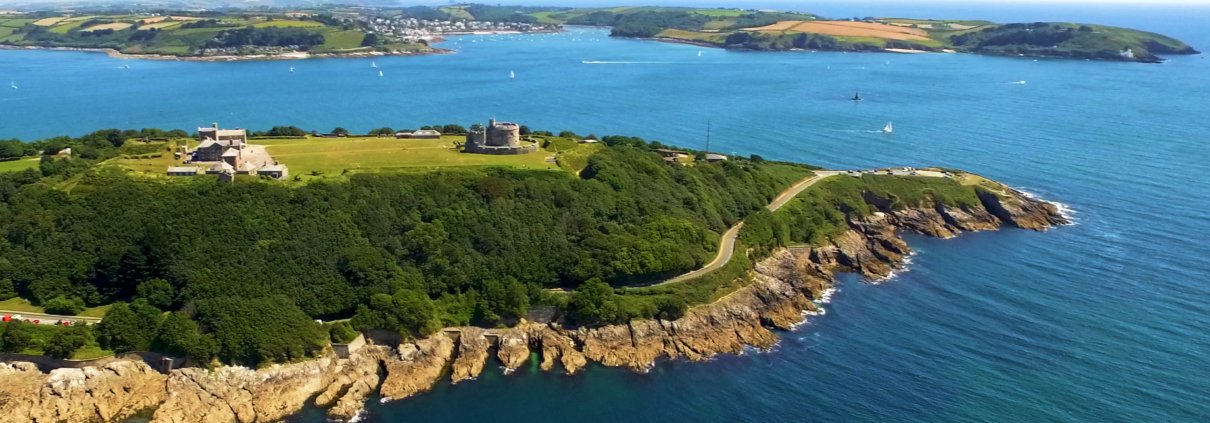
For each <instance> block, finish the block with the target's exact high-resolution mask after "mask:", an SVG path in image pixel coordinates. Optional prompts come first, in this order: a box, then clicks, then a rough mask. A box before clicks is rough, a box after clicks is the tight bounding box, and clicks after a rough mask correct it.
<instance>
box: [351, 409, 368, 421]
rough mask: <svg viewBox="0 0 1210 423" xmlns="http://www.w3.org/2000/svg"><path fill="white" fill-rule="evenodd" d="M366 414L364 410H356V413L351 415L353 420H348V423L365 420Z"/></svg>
mask: <svg viewBox="0 0 1210 423" xmlns="http://www.w3.org/2000/svg"><path fill="white" fill-rule="evenodd" d="M367 414H368V413H367V412H366V409H364V408H363V409H360V410H357V413H356V414H353V418H351V419H349V423H357V422H359V421H362V420H365V419H366V415H367Z"/></svg>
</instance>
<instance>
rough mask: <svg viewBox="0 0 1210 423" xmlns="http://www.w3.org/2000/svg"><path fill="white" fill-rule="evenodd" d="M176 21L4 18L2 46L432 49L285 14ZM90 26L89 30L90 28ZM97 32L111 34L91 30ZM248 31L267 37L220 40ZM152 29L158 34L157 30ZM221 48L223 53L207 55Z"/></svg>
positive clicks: (179, 50)
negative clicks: (370, 41) (371, 39)
mask: <svg viewBox="0 0 1210 423" xmlns="http://www.w3.org/2000/svg"><path fill="white" fill-rule="evenodd" d="M174 16H179V19H177V20H171V19H169V20H163V21H159V22H152V23H147V24H143V25H139V24H138V23H139V22H143V21H146V20H147V19H149V18H152V16H148V15H129V14H112V15H95V16H92V15H88V16H75V17H67V16H53V15H51V16H44V17H42V18H38V19H35V18H21V19H18V18H0V43H2V44H6V45H14V46H38V47H72V48H109V49H115V50H118V51H120V52H122V53H127V54H165V55H173V56H181V57H190V56H196V55H200V54H211V55H226V54H235V55H257V54H265V53H281V52H282V47H284V46H297V45H298V44H289V41H287V39H288V38H283V37H289V38H294V39H302V37H304V36H305V37H306V38H305V39H306V40H307V42H306V43H305V45H304V46H303V47H301V48H299V50H305V51H312V52H317V53H333V52H344V51H350V50H378V51H413V52H414V51H424V50H427V49H428V47H427V45H425V44H423V43H416V42H414V41H409V40H405V39H402V38H399V37H394V36H390V35H384V34H379V38H378V41H377V43H376V46H371V47H363V46H362V45H361V44H362V41H363V40H365V37H366V34H367V32H366V31H368V29H367V28H366V27H365V26H362V25H359V24H341V25H334V24H329V23H326V22H328V21H323V20H310V19H308V18H294V17H288V16H285V15H284V14H282V13H280V12H231V13H226V14H208V15H205V16H201V17H199V16H190V15H189V14H188V13H186V12H181V13H179V14H174ZM56 19H57V20H56ZM39 20H41V21H42V23H41V25H38V26H37V27H36V28H31V27H27V26H26V25H27V24H30V23H33V22H37V21H39ZM85 24H87V27H84V26H85ZM106 25H108V26H106ZM189 26H201V27H193V28H190V27H189ZM96 28H102V29H110V30H111V31H89V30H90V29H96ZM247 28H251V29H252V30H253V31H257V32H260V33H261V35H262V36H256V37H245V38H236V39H237V40H239V41H236V42H240V43H247V44H234V43H233V42H231V37H221V36H220V35H221V34H222V33H223V32H224V31H235V30H244V29H247ZM152 29H154V30H155V31H151V30H152ZM307 33H310V34H307ZM281 34H286V35H281ZM312 34H319V35H322V36H323V37H324V38H323V42H322V43H319V42H316V41H317V40H315V39H314V37H313V36H312ZM245 40H247V41H245ZM215 47H219V48H222V50H211V51H204V49H209V48H215Z"/></svg>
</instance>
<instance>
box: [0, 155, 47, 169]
mask: <svg viewBox="0 0 1210 423" xmlns="http://www.w3.org/2000/svg"><path fill="white" fill-rule="evenodd" d="M38 163H39V159H37V158H33V159H20V160H9V161H6V162H0V172H17V171H22V170H25V169H37V168H38Z"/></svg>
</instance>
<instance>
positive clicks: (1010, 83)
mask: <svg viewBox="0 0 1210 423" xmlns="http://www.w3.org/2000/svg"><path fill="white" fill-rule="evenodd" d="M1008 84H1009V85H1025V84H1026V82H1025V81H1013V82H1009V83H1008Z"/></svg>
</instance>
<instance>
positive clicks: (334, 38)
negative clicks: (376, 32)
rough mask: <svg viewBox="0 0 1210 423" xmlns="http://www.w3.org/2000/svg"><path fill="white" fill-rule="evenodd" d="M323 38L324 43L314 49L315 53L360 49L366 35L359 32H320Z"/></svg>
mask: <svg viewBox="0 0 1210 423" xmlns="http://www.w3.org/2000/svg"><path fill="white" fill-rule="evenodd" d="M321 33H322V34H323V36H324V43H323V45H320V46H319V47H316V48H315V50H316V51H320V52H323V51H338V50H349V49H354V48H359V47H361V42H362V40H365V38H366V34H365V33H363V32H361V31H329V30H324V31H321Z"/></svg>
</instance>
